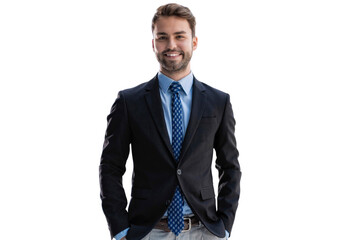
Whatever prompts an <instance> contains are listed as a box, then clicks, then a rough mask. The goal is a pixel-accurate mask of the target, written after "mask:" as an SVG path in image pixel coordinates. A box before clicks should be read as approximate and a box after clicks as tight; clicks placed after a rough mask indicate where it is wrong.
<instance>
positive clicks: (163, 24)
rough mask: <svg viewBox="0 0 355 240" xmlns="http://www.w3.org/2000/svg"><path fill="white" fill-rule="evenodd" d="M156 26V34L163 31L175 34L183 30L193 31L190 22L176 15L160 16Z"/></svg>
mask: <svg viewBox="0 0 355 240" xmlns="http://www.w3.org/2000/svg"><path fill="white" fill-rule="evenodd" d="M154 26H155V27H154V32H153V33H154V34H157V33H162V32H163V33H167V34H173V33H176V32H182V31H184V32H186V33H191V29H190V25H189V22H188V21H187V20H186V19H184V18H179V17H175V16H171V17H160V18H159V19H158V20H157V22H156V23H155V25H154Z"/></svg>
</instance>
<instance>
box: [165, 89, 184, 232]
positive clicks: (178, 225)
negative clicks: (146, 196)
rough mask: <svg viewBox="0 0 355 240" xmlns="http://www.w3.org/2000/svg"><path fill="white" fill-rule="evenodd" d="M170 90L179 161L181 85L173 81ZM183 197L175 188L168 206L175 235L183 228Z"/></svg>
mask: <svg viewBox="0 0 355 240" xmlns="http://www.w3.org/2000/svg"><path fill="white" fill-rule="evenodd" d="M169 89H170V91H171V92H172V97H171V105H172V109H171V110H172V111H171V112H172V143H171V145H172V147H173V152H174V158H175V161H176V162H178V161H179V157H180V150H181V144H182V140H183V131H182V106H181V101H180V94H179V91H180V90H181V85H180V83H178V82H173V83H172V84H171V85H170V87H169ZM182 206H183V199H182V195H181V191H180V188H179V186H177V188H176V190H175V194H174V197H173V200H172V201H171V203H170V206H169V208H168V226H169V228H170V230H171V231H172V232H173V233H174V234H175V235H176V236H177V235H179V234H180V232H181V231H182V230H183V229H184V216H183V214H182Z"/></svg>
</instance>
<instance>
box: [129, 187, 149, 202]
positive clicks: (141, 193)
mask: <svg viewBox="0 0 355 240" xmlns="http://www.w3.org/2000/svg"><path fill="white" fill-rule="evenodd" d="M150 192H151V190H150V189H144V188H132V192H131V196H132V197H134V198H140V199H147V198H148V197H149V195H150Z"/></svg>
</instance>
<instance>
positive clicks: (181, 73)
mask: <svg viewBox="0 0 355 240" xmlns="http://www.w3.org/2000/svg"><path fill="white" fill-rule="evenodd" d="M160 72H161V73H163V74H164V75H165V76H167V77H169V78H171V79H173V80H174V81H179V80H180V79H182V78H184V77H186V76H187V75H189V74H190V72H191V70H190V68H189V67H188V68H186V69H184V70H182V71H178V72H177V71H167V70H166V69H163V68H160Z"/></svg>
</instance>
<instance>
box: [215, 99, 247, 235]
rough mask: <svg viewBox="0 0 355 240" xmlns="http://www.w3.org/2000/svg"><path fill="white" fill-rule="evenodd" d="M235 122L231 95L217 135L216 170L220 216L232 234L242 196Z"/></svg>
mask: <svg viewBox="0 0 355 240" xmlns="http://www.w3.org/2000/svg"><path fill="white" fill-rule="evenodd" d="M234 126H235V120H234V117H233V111H232V106H231V103H230V100H229V95H227V97H226V103H225V108H224V112H223V116H222V120H221V124H220V126H219V129H218V131H217V134H216V138H215V144H214V148H215V150H216V156H217V159H216V168H217V169H218V172H219V184H218V198H217V201H218V211H217V213H218V216H219V217H220V218H221V219H222V221H223V223H224V225H225V229H226V231H228V233H229V234H230V233H231V230H232V226H233V222H234V218H235V212H236V210H237V207H238V200H239V194H240V185H239V184H240V178H241V172H240V166H239V162H238V156H239V153H238V150H237V147H236V140H235V136H234Z"/></svg>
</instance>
